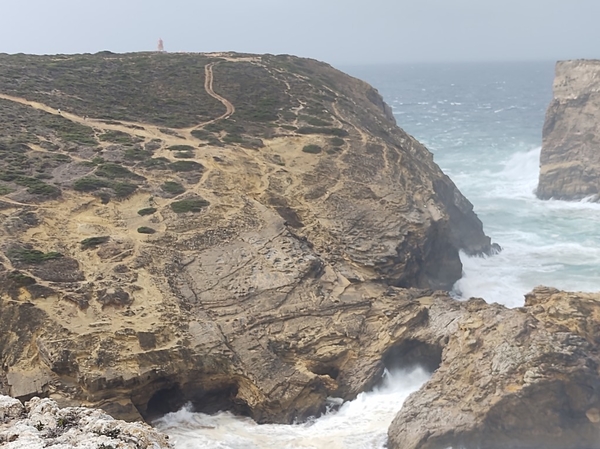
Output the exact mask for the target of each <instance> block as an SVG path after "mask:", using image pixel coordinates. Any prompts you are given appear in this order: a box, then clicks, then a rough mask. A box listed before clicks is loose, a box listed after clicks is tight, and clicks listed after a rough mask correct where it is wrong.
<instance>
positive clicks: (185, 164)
mask: <svg viewBox="0 0 600 449" xmlns="http://www.w3.org/2000/svg"><path fill="white" fill-rule="evenodd" d="M169 168H170V169H171V170H173V171H175V172H190V171H201V170H203V169H204V166H203V165H202V164H199V163H198V162H194V161H177V162H172V163H171V164H169Z"/></svg>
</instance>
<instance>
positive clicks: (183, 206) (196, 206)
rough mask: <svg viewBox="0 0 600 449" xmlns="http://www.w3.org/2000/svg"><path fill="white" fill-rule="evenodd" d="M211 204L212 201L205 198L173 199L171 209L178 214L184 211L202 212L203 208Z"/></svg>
mask: <svg viewBox="0 0 600 449" xmlns="http://www.w3.org/2000/svg"><path fill="white" fill-rule="evenodd" d="M208 205H210V203H209V202H208V201H206V200H204V199H198V198H192V199H188V200H181V201H173V202H172V203H171V209H173V212H175V213H176V214H182V213H184V212H201V211H202V209H204V208H205V207H207V206H208Z"/></svg>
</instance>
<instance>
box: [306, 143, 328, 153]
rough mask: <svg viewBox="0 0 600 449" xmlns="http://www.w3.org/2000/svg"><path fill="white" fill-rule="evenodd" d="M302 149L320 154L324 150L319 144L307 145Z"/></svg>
mask: <svg viewBox="0 0 600 449" xmlns="http://www.w3.org/2000/svg"><path fill="white" fill-rule="evenodd" d="M302 151H303V152H305V153H310V154H319V153H320V152H321V151H323V148H321V147H320V146H319V145H312V144H311V145H305V146H304V148H302Z"/></svg>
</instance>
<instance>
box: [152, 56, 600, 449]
mask: <svg viewBox="0 0 600 449" xmlns="http://www.w3.org/2000/svg"><path fill="white" fill-rule="evenodd" d="M340 68H341V69H342V70H344V71H345V72H347V73H349V74H351V75H353V76H356V77H357V78H361V79H363V80H365V81H367V82H369V83H370V84H372V85H373V86H375V87H376V88H377V89H378V90H379V92H380V93H381V94H382V96H383V97H384V99H385V101H386V102H387V103H388V104H390V105H391V106H392V108H393V111H394V115H395V117H396V120H397V122H398V126H400V127H401V128H403V129H404V130H405V131H407V132H408V133H410V134H411V135H413V136H414V137H416V138H417V139H418V140H419V141H421V142H422V143H424V144H425V145H426V146H427V148H429V150H430V151H431V152H432V153H433V154H434V159H435V161H436V162H437V164H438V165H439V166H440V167H441V168H442V170H444V172H445V173H446V174H448V175H449V176H450V177H451V178H452V180H453V181H454V182H455V183H456V185H457V186H458V188H459V189H460V190H461V192H462V193H463V194H464V195H465V196H466V197H467V198H468V199H469V200H470V201H471V202H472V203H473V205H474V208H475V212H476V213H477V215H478V216H479V218H480V219H481V221H482V222H483V225H484V230H485V232H486V234H487V235H489V236H490V237H491V238H492V240H493V241H494V242H495V243H498V244H500V245H501V246H502V248H503V251H502V252H501V253H500V254H497V255H495V256H492V257H485V258H483V257H467V256H465V255H461V259H462V262H463V277H462V279H460V280H459V281H458V282H457V283H456V284H455V286H454V290H453V292H452V294H453V295H454V296H455V297H456V298H457V299H467V298H470V297H481V298H484V299H485V300H486V301H488V302H498V303H501V304H505V305H507V306H509V307H518V306H522V305H523V302H524V294H526V293H527V292H528V291H530V290H532V289H533V288H534V287H535V286H537V285H547V286H553V287H556V288H559V289H565V290H576V291H600V268H599V267H600V204H598V203H591V202H586V201H585V200H584V201H580V202H562V201H540V200H538V199H536V197H535V188H536V185H537V179H538V173H539V154H540V149H541V141H542V137H541V134H542V127H543V123H544V115H545V111H546V108H547V107H548V104H549V103H550V100H551V98H552V80H553V77H554V63H553V62H521V63H470V64H466V63H463V64H458V63H457V64H415V65H409V64H403V65H389V66H364V67H360V66H354V67H340ZM428 377H429V375H428V373H426V372H425V371H424V370H422V369H420V368H414V369H412V370H410V371H402V372H392V373H386V374H385V378H384V379H383V382H382V384H381V385H380V386H379V387H377V388H376V389H375V390H373V391H371V392H366V393H363V394H361V395H359V397H358V398H357V399H356V400H355V401H352V402H348V403H346V404H344V405H343V406H342V407H341V408H340V409H339V410H337V411H335V412H331V413H328V414H326V415H324V416H323V417H320V418H318V419H314V420H312V421H309V422H307V423H303V424H298V425H293V426H284V425H261V426H259V425H257V424H255V423H254V422H252V421H251V420H249V419H247V418H238V417H234V416H232V415H231V414H229V413H219V414H217V415H213V416H209V415H204V414H200V413H194V412H192V411H190V410H188V409H183V410H180V411H179V412H176V413H172V414H170V415H167V416H165V417H163V418H162V419H161V420H159V421H157V422H156V423H155V425H156V426H157V427H158V428H159V429H160V430H162V431H164V432H166V433H167V434H169V435H170V436H171V441H172V442H173V443H174V445H175V448H176V449H192V448H215V449H216V448H222V449H242V448H243V449H259V448H281V449H286V448H289V449H292V448H314V449H321V448H327V449H337V448H339V449H342V448H343V449H376V448H383V447H385V442H386V433H387V427H388V426H389V424H390V422H391V421H392V419H393V418H394V416H395V414H396V413H397V412H398V410H399V409H400V408H401V405H402V402H403V401H404V399H405V398H406V397H407V396H408V395H409V394H410V393H411V392H413V391H415V390H417V389H418V388H419V387H420V386H421V385H422V384H423V383H424V382H426V381H427V379H428Z"/></svg>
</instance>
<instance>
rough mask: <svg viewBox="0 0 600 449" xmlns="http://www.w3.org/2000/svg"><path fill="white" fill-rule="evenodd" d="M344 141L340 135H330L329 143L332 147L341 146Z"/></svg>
mask: <svg viewBox="0 0 600 449" xmlns="http://www.w3.org/2000/svg"><path fill="white" fill-rule="evenodd" d="M345 143H346V141H345V140H344V139H342V138H340V137H332V138H331V139H329V145H331V146H332V147H341V146H342V145H344V144H345Z"/></svg>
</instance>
